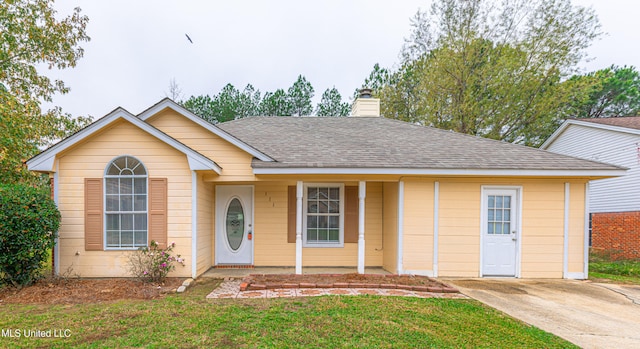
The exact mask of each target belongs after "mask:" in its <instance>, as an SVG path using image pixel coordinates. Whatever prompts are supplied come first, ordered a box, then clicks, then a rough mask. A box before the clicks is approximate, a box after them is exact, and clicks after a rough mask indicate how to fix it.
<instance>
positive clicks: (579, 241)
mask: <svg viewBox="0 0 640 349" xmlns="http://www.w3.org/2000/svg"><path fill="white" fill-rule="evenodd" d="M570 185H571V191H570V194H569V197H570V202H569V264H568V271H569V272H570V273H583V272H584V242H585V241H584V230H585V226H584V222H585V216H584V215H585V207H584V196H585V183H584V182H571V184H570Z"/></svg>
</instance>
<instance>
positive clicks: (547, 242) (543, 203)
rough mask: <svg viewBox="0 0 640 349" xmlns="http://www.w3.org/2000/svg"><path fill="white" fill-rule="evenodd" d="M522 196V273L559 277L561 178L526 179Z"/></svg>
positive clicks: (561, 230)
mask: <svg viewBox="0 0 640 349" xmlns="http://www.w3.org/2000/svg"><path fill="white" fill-rule="evenodd" d="M522 199H523V200H522V201H523V202H522V232H521V234H520V239H521V240H522V241H521V246H522V247H521V249H522V250H521V251H522V257H521V276H522V277H523V278H536V277H545V278H561V277H562V262H563V244H564V181H562V180H538V181H529V182H527V183H526V184H525V185H524V187H523V193H522Z"/></svg>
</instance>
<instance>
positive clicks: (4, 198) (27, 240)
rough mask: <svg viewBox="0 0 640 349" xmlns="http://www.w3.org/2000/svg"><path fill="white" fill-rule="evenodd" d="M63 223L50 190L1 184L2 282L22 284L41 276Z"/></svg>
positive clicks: (0, 238)
mask: <svg viewBox="0 0 640 349" xmlns="http://www.w3.org/2000/svg"><path fill="white" fill-rule="evenodd" d="M59 225H60V212H59V211H58V208H57V207H56V204H55V203H54V202H53V200H51V198H50V197H49V191H47V190H44V189H39V188H35V187H30V186H26V185H20V184H2V185H0V284H9V285H13V286H16V287H22V286H26V285H29V284H31V283H33V282H34V281H36V280H37V279H38V278H40V277H41V276H42V265H43V263H44V262H45V260H46V259H47V257H48V255H49V254H48V250H49V249H51V248H53V246H54V244H55V238H56V234H57V231H58V227H59Z"/></svg>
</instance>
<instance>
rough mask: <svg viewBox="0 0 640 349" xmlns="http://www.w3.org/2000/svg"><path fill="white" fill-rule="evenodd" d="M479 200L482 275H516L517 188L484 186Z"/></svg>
mask: <svg viewBox="0 0 640 349" xmlns="http://www.w3.org/2000/svg"><path fill="white" fill-rule="evenodd" d="M482 200H483V203H482V207H483V208H482V211H483V212H482V240H483V243H482V245H483V246H482V247H483V252H482V275H483V276H516V256H517V240H518V236H519V234H518V219H519V217H518V209H517V205H518V190H517V189H487V190H485V191H484V195H483V197H482Z"/></svg>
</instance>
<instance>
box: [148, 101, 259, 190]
mask: <svg viewBox="0 0 640 349" xmlns="http://www.w3.org/2000/svg"><path fill="white" fill-rule="evenodd" d="M147 122H148V123H149V124H151V125H153V126H154V127H156V128H158V129H160V130H161V131H162V132H164V133H166V134H168V135H169V136H171V137H173V138H175V139H177V140H179V141H180V142H182V143H184V144H185V145H187V146H188V147H190V148H191V149H194V150H195V151H197V152H199V153H200V154H202V155H204V156H206V157H208V158H209V159H211V160H213V161H215V162H216V163H217V164H218V165H220V167H222V173H221V174H220V176H215V179H214V180H215V181H253V180H255V176H254V175H253V170H252V168H251V160H252V158H253V157H252V156H251V155H250V154H248V153H247V152H245V151H244V150H241V149H239V148H238V147H236V146H235V145H233V144H231V143H229V142H227V141H225V140H224V139H222V138H220V137H218V136H216V135H215V134H213V133H211V132H210V131H208V130H206V129H205V128H203V127H201V126H200V125H198V124H196V123H194V122H193V121H191V120H189V119H187V118H185V117H184V116H182V115H180V114H178V113H177V112H175V111H173V110H171V109H165V110H163V111H161V112H160V113H158V114H156V115H154V116H153V117H151V118H149V119H147Z"/></svg>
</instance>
